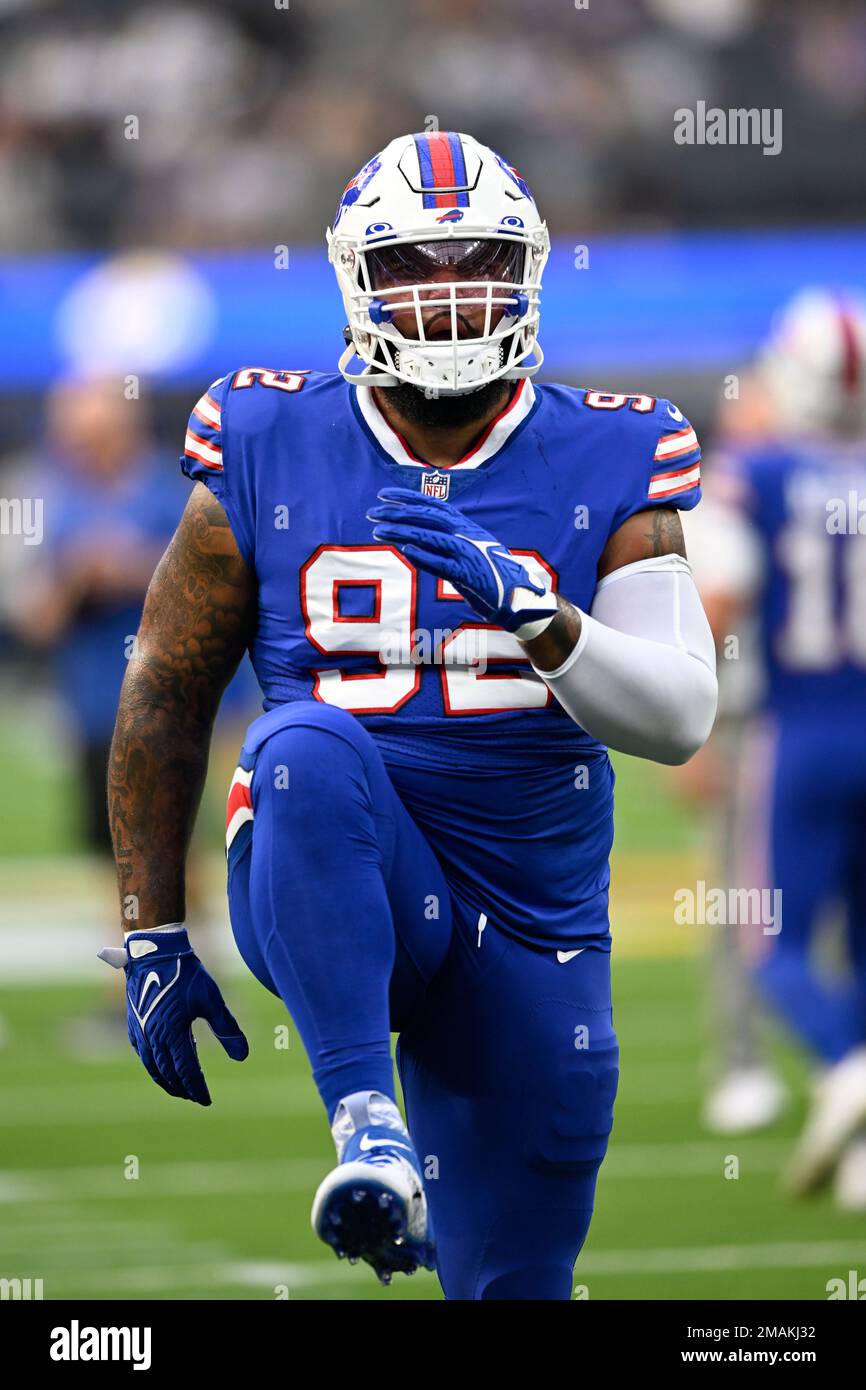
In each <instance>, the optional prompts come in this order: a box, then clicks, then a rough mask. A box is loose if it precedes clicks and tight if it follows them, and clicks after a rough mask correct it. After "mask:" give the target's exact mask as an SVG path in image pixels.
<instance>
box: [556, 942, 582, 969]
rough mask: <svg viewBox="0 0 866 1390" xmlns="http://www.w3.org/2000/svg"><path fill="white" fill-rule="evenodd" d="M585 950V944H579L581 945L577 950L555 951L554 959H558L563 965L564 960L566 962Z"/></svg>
mask: <svg viewBox="0 0 866 1390" xmlns="http://www.w3.org/2000/svg"><path fill="white" fill-rule="evenodd" d="M585 950H586V947H585V946H581V947H580V950H578V951H557V953H556V959H557V960H558V961H559V963H560V965H565V962H566V961H567V960H574V957H575V956H579V955H580V954H581V951H585Z"/></svg>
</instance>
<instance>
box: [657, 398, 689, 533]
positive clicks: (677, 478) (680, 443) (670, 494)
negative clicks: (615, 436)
mask: <svg viewBox="0 0 866 1390" xmlns="http://www.w3.org/2000/svg"><path fill="white" fill-rule="evenodd" d="M659 407H660V408H659ZM654 418H655V420H656V421H657V423H658V424H659V426H660V432H659V434H658V437H657V438H656V440H655V449H654V453H653V457H652V461H651V465H650V476H649V481H648V483H647V502H648V503H652V504H663V505H665V506H673V507H681V508H683V509H684V510H688V509H689V508H691V507H694V506H696V504H697V502H698V501H699V499H700V489H701V446H700V444H699V442H698V436H697V435H696V433H695V431H694V428H693V427H692V426H691V425H690V424H689V422H688V420H687V419H686V418H685V416H684V415H683V413H682V411H680V410H677V408H676V406H674V405H671V403H670V401H660V402H659V404H658V406H657V407H656V410H655V412H654Z"/></svg>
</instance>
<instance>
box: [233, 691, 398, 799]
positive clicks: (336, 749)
mask: <svg viewBox="0 0 866 1390" xmlns="http://www.w3.org/2000/svg"><path fill="white" fill-rule="evenodd" d="M378 756H379V754H378V750H377V748H376V745H375V743H374V742H373V740H372V739H371V737H370V735H369V734H368V733H367V731H366V729H365V728H363V726H362V725H361V724H359V723H358V721H357V719H355V717H354V716H353V715H351V714H349V713H348V712H347V711H346V710H343V709H338V708H337V707H336V706H335V705H324V704H320V703H319V702H318V701H313V700H305V701H298V702H296V703H294V704H291V705H281V706H279V707H278V708H277V709H274V710H269V711H268V713H267V714H266V715H263V716H262V718H261V719H257V720H256V721H255V722H254V723H253V724H252V725H250V728H249V730H248V731H247V737H246V739H245V740H244V747H243V758H244V759H246V760H247V765H249V763H250V762H254V763H255V768H256V772H257V774H258V780H260V779H261V777H262V776H264V775H265V771H264V765H266V767H267V775H269V776H272V778H273V782H274V786H277V787H279V786H280V785H283V786H286V787H288V786H290V784H291V778H292V773H294V774H295V776H296V777H301V778H302V779H303V781H304V783H305V790H306V791H307V792H311V791H312V790H314V789H315V787H316V786H318V785H320V784H321V785H325V786H327V788H328V790H329V791H333V792H334V793H337V794H338V793H339V789H340V785H341V776H340V773H341V771H342V773H344V774H345V773H349V774H351V773H352V772H353V771H357V772H359V773H362V774H369V771H370V768H371V765H372V760H373V759H375V758H377V757H378ZM281 779H282V780H281ZM306 784H309V785H306ZM316 809H317V808H316V806H315V804H311V803H309V802H308V804H307V806H306V812H307V814H309V813H310V811H311V810H312V811H315V810H316Z"/></svg>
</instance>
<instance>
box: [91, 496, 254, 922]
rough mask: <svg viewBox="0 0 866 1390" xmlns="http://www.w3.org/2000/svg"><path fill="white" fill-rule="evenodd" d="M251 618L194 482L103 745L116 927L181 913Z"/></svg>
mask: <svg viewBox="0 0 866 1390" xmlns="http://www.w3.org/2000/svg"><path fill="white" fill-rule="evenodd" d="M254 615H255V585H254V580H253V576H252V575H251V573H250V571H249V569H248V568H247V566H246V564H245V562H244V560H243V558H242V556H241V555H240V553H239V551H238V549H237V545H236V543H235V540H234V537H233V536H232V533H231V530H230V528H229V524H228V520H227V518H226V514H225V512H224V511H223V509H222V507H221V506H220V504H219V502H217V500H216V498H214V497H213V496H212V495H211V494H210V493H209V492H208V490H207V488H206V487H204V485H203V484H201V483H199V484H198V485H197V486H196V488H195V489H194V491H193V493H192V495H191V497H190V499H189V502H188V503H187V506H186V510H185V511H184V514H183V517H182V518H181V522H180V525H179V526H178V529H177V532H176V533H175V536H174V539H173V540H172V541H171V544H170V545H169V547H168V549H167V550H166V552H165V554H164V555H163V557H162V560H161V561H160V563H159V565H158V567H157V570H156V573H155V574H154V576H153V579H152V580H151V583H150V588H149V589H148V593H147V598H146V600H145V605H144V613H143V615H142V620H141V625H140V627H139V631H138V637H137V641H136V648H135V651H134V653H133V656H132V659H131V660H130V662H129V667H128V669H127V672H126V675H125V677H124V681H123V687H122V689H121V692H120V701H119V705H118V711H117V720H116V723H115V728H114V737H113V739H112V744H111V756H110V760H109V771H108V815H109V823H110V826H111V836H112V842H113V845H114V857H115V862H116V865H117V881H118V890H119V893H120V902H121V912H122V914H123V916H124V919H125V926H126V928H127V930H129V929H130V928H131V927H132V926H138V927H152V926H156V925H158V924H159V923H161V922H176V921H182V920H183V916H184V912H185V892H184V865H185V860H186V851H187V847H188V845H189V840H190V836H191V834H192V828H193V824H194V821H195V815H196V811H197V809H198V803H199V799H200V797H201V791H202V787H203V785H204V779H205V773H206V772H207V760H208V747H209V744H210V736H211V729H212V727H213V721H214V717H215V715H216V711H217V707H218V705H219V701H220V697H221V695H222V692H223V690H224V689H225V687H226V685H227V684H228V682H229V680H230V679H231V677H232V676H233V674H234V672H235V671H236V669H237V667H238V664H239V662H240V660H241V657H242V656H243V653H244V650H245V649H246V647H247V644H248V642H249V640H250V639H251V636H252V629H253V623H254Z"/></svg>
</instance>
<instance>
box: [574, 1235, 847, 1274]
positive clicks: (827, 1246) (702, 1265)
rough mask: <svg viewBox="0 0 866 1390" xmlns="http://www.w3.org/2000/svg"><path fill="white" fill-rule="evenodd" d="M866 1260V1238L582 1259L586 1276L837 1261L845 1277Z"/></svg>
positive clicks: (595, 1254)
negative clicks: (850, 1268)
mask: <svg viewBox="0 0 866 1390" xmlns="http://www.w3.org/2000/svg"><path fill="white" fill-rule="evenodd" d="M864 1259H866V1238H864V1239H863V1240H816V1241H791V1242H787V1241H779V1242H778V1243H776V1244H766V1245H749V1244H743V1245H705V1246H700V1245H699V1246H672V1247H670V1248H667V1249H666V1248H661V1249H647V1250H598V1251H587V1252H584V1254H582V1255H581V1257H580V1259H579V1260H578V1262H577V1268H576V1276H577V1280H578V1283H579V1282H580V1276H581V1274H588V1275H608V1274H610V1275H620V1276H621V1275H624V1274H718V1273H721V1272H723V1271H725V1270H739V1269H789V1268H797V1269H817V1268H819V1267H820V1266H821V1265H835V1266H837V1267H838V1272H839V1274H840V1276H841V1275H842V1274H847V1272H848V1268H849V1265H850V1266H851V1267H852V1268H854V1267H856V1265H857V1262H858V1261H859V1264H860V1266H861V1267H862V1265H863V1261H864Z"/></svg>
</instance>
